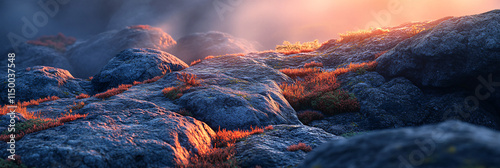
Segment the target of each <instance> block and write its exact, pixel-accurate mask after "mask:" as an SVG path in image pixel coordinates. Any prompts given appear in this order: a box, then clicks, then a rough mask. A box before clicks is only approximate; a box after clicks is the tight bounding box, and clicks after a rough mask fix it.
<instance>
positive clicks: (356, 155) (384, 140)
mask: <svg viewBox="0 0 500 168" xmlns="http://www.w3.org/2000/svg"><path fill="white" fill-rule="evenodd" d="M499 138H500V133H499V132H496V131H493V130H490V129H487V128H484V127H478V126H474V125H470V124H467V123H463V122H459V121H448V122H445V123H441V124H438V125H427V126H422V127H416V128H401V129H393V130H383V131H376V132H372V133H367V134H363V135H358V136H354V137H351V138H347V139H344V140H337V141H332V142H328V143H326V144H324V145H322V146H320V147H318V148H316V149H315V150H313V151H312V152H311V153H310V154H308V155H307V158H306V160H305V161H304V162H303V163H302V164H301V165H300V166H299V167H301V168H302V167H303V168H306V167H307V168H312V167H331V168H335V167H339V168H345V167H422V168H431V167H442V168H448V167H449V168H452V167H496V166H498V165H500V161H499V160H498V159H497V158H498V157H500V150H499V149H498V146H499V145H500V141H498V139H499Z"/></svg>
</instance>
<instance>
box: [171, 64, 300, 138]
mask: <svg viewBox="0 0 500 168" xmlns="http://www.w3.org/2000/svg"><path fill="white" fill-rule="evenodd" d="M183 72H186V73H190V74H195V75H197V76H198V77H199V78H200V79H202V80H203V81H204V82H203V83H202V85H203V87H198V88H195V89H193V90H192V91H190V92H189V93H187V94H185V95H184V96H182V97H181V98H180V99H179V100H178V101H179V104H180V105H181V106H183V107H185V108H186V109H187V110H189V111H191V112H192V113H193V116H194V117H195V118H197V119H199V120H201V121H203V122H205V123H207V124H208V125H210V127H212V128H219V127H220V128H221V129H222V128H226V129H231V130H232V129H250V126H254V127H255V126H260V127H262V126H267V125H276V124H300V121H299V120H298V119H297V116H296V113H295V110H294V109H293V108H292V107H291V106H290V104H288V102H287V101H286V99H285V98H284V97H283V95H282V94H281V89H280V88H279V86H278V85H277V83H281V82H284V81H288V80H290V78H289V77H287V76H286V75H284V74H282V73H281V72H279V71H277V70H275V69H273V68H270V67H268V66H267V65H265V64H262V63H259V62H257V61H255V60H253V59H249V58H245V57H244V56H243V57H242V56H221V57H216V58H212V59H206V60H203V61H202V62H201V63H198V64H196V65H194V66H192V67H190V68H188V69H185V70H184V71H183Z"/></svg>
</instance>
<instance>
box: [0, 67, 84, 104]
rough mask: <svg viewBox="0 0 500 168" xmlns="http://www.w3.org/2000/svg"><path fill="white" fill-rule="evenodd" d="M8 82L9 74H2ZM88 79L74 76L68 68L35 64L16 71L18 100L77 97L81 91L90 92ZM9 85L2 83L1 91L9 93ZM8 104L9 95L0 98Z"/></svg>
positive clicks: (2, 77)
mask: <svg viewBox="0 0 500 168" xmlns="http://www.w3.org/2000/svg"><path fill="white" fill-rule="evenodd" d="M0 79H1V80H2V81H5V82H7V76H1V77H0ZM89 83H90V82H88V81H85V80H81V79H76V78H74V77H73V76H72V75H71V74H70V73H69V72H68V71H67V70H64V69H59V68H53V67H46V66H35V67H30V68H29V69H22V70H19V71H17V72H16V87H15V88H16V100H18V101H28V100H32V99H39V98H45V97H48V96H58V97H60V98H64V97H75V96H76V95H78V94H80V93H88V92H90V91H91V90H90V86H89ZM7 91H8V90H7V85H6V84H5V85H2V90H1V91H0V93H2V94H4V95H7ZM0 99H1V100H2V103H4V104H7V103H8V99H7V96H2V98H0Z"/></svg>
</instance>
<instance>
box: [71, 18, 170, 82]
mask: <svg viewBox="0 0 500 168" xmlns="http://www.w3.org/2000/svg"><path fill="white" fill-rule="evenodd" d="M175 44H176V42H175V40H173V39H172V37H170V35H168V34H167V33H165V32H163V31H162V30H161V29H158V28H151V27H147V26H144V27H137V26H136V27H134V26H132V27H127V28H124V29H119V30H112V31H108V32H104V33H101V34H98V35H96V36H94V37H92V38H90V39H88V40H86V41H83V42H81V43H79V44H77V45H75V47H73V48H72V49H70V50H69V51H68V52H67V55H68V58H69V61H70V63H71V65H72V66H73V68H74V72H72V73H73V74H75V76H76V77H80V78H87V77H89V76H93V75H95V74H97V73H98V72H99V70H101V68H102V67H104V65H106V64H107V63H108V61H109V60H111V58H113V57H114V56H116V54H118V53H120V52H121V51H122V50H125V49H128V48H152V49H157V50H162V51H166V50H167V49H169V48H171V47H172V46H173V45H175Z"/></svg>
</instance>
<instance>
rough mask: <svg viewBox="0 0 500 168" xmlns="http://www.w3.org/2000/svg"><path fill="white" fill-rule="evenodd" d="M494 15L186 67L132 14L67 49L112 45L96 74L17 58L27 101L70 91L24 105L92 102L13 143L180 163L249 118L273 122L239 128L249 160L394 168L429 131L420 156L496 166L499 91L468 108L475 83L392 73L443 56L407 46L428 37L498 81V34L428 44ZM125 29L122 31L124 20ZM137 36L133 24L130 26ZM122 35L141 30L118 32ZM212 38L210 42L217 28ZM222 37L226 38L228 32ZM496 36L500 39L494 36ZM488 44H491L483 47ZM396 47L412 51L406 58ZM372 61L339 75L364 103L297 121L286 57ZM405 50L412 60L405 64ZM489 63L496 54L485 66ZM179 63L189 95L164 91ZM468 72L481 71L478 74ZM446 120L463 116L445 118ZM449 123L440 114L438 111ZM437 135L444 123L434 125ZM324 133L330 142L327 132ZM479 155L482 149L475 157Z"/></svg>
mask: <svg viewBox="0 0 500 168" xmlns="http://www.w3.org/2000/svg"><path fill="white" fill-rule="evenodd" d="M490 15H500V13H498V12H497V11H493V12H488V13H485V14H480V15H476V16H465V17H457V18H444V19H440V20H437V21H431V22H415V23H408V24H404V25H401V26H398V27H393V28H387V29H389V32H387V33H383V34H378V35H373V36H370V37H367V38H365V39H362V40H358V41H350V42H345V43H342V42H339V41H338V40H330V42H328V43H326V44H325V45H323V47H322V48H320V49H318V50H316V51H312V52H305V53H297V54H289V55H286V54H283V53H279V52H274V51H265V52H253V53H249V54H245V55H243V56H240V55H219V56H214V57H210V58H207V59H203V60H201V61H200V62H198V63H197V64H193V65H192V66H190V67H188V66H187V65H186V64H185V63H184V62H183V61H181V60H180V58H181V57H182V55H175V56H174V55H172V54H170V53H167V52H165V51H164V50H167V51H168V50H172V49H174V48H175V47H174V46H175V45H174V43H173V42H175V41H173V42H172V43H170V44H169V45H163V44H164V43H160V42H165V40H163V41H162V40H158V41H154V40H153V41H151V40H152V39H154V37H159V36H163V35H165V33H163V32H161V31H159V30H152V29H154V28H151V27H148V26H132V27H129V28H126V29H120V30H114V31H110V32H105V33H103V34H102V35H103V37H102V38H101V37H97V36H96V37H93V38H92V39H89V40H87V41H80V42H79V43H77V44H76V45H74V46H73V47H72V48H71V49H70V50H69V51H68V53H67V55H66V56H70V52H72V53H78V54H80V55H85V54H83V53H86V52H89V53H93V54H95V55H94V56H95V57H93V58H95V59H98V58H100V57H104V56H97V55H98V54H97V52H93V51H91V50H92V47H91V46H94V47H96V49H98V50H100V51H105V52H110V53H111V50H113V52H117V53H115V54H110V53H107V55H106V59H108V57H109V60H110V61H106V62H105V63H104V64H103V65H102V68H98V69H100V71H99V70H98V71H97V72H96V73H95V74H93V75H95V76H94V79H93V80H92V82H91V81H90V80H83V79H79V78H74V77H73V76H72V75H71V74H70V72H69V71H67V70H64V69H59V68H53V67H48V66H36V67H31V68H29V69H21V70H19V71H18V72H17V73H16V77H17V79H16V80H18V81H20V82H19V83H16V85H18V86H16V87H17V88H18V89H19V91H18V95H19V97H22V98H24V99H26V100H29V99H36V98H41V97H46V96H52V95H56V96H59V97H61V99H58V100H56V101H49V102H43V103H40V105H37V106H29V107H27V110H28V111H30V112H34V111H37V112H39V114H40V115H41V117H50V118H54V117H55V116H61V115H64V113H65V112H67V111H68V110H69V109H70V108H71V107H70V106H71V105H73V104H74V103H76V102H83V103H84V107H82V108H80V109H74V110H73V111H72V112H73V113H74V114H87V115H88V116H87V117H86V118H84V119H78V120H75V121H72V122H67V123H65V124H64V125H62V126H59V127H54V128H50V129H46V130H41V131H38V132H35V133H30V134H27V135H26V136H25V137H24V138H22V139H20V140H19V141H18V142H16V145H18V149H16V150H18V152H19V154H20V155H21V156H22V157H23V161H25V162H26V164H27V165H28V166H37V167H72V166H73V167H99V166H102V167H175V166H179V165H182V164H185V163H187V161H188V158H189V157H190V156H193V155H196V154H200V153H202V152H206V151H207V150H208V149H210V148H211V147H212V145H213V144H212V140H213V139H212V138H214V137H215V132H214V130H217V129H218V128H220V129H228V130H238V129H240V130H241V129H244V130H247V129H250V127H256V126H257V127H265V126H268V125H273V127H274V129H272V130H265V131H264V133H262V134H254V135H252V136H249V137H246V138H243V139H239V140H238V141H239V142H237V143H235V144H234V145H235V147H236V150H237V153H236V154H235V157H236V158H238V159H239V161H240V162H239V163H240V164H241V165H240V166H242V167H254V166H256V165H260V166H262V167H282V166H292V167H294V166H298V165H299V164H300V163H302V165H300V166H302V167H313V166H316V165H322V166H324V167H335V166H338V167H349V166H354V167H369V166H370V165H372V167H398V166H400V164H401V159H400V157H399V156H403V157H406V158H408V156H409V155H410V154H411V152H412V151H414V150H421V145H422V144H419V142H424V143H425V142H427V141H421V140H426V138H433V140H434V141H435V142H436V144H435V145H433V146H430V147H433V150H432V151H433V152H432V153H431V154H429V155H428V156H427V155H426V156H425V157H422V158H423V159H424V161H425V162H424V163H423V164H422V166H421V167H426V166H427V167H461V166H462V167H467V166H469V167H474V166H476V167H478V166H485V167H486V166H490V167H491V166H495V165H499V163H498V161H497V160H494V159H496V158H497V157H498V156H500V154H499V152H498V146H500V144H498V137H499V136H500V133H499V132H498V129H499V125H500V124H499V123H500V120H499V116H500V115H498V109H499V107H500V106H499V101H500V99H499V98H500V94H499V93H500V92H495V93H491V92H489V93H491V94H490V96H489V97H488V99H485V100H481V101H478V105H477V106H475V107H474V108H471V107H469V106H467V107H466V105H470V104H464V102H465V103H467V100H471V97H474V96H476V98H477V99H478V100H479V98H480V97H477V94H476V93H475V91H476V90H475V89H474V88H473V89H469V88H470V87H469V85H465V86H461V85H460V84H453V85H448V84H449V83H446V82H441V83H439V81H438V83H432V85H431V84H429V85H423V83H424V81H425V80H423V77H422V79H420V78H418V79H417V78H411V77H410V76H406V75H408V74H405V73H399V71H397V72H398V73H396V74H395V75H391V74H390V73H392V72H396V70H398V68H397V67H398V66H401V67H402V68H403V69H405V68H408V67H410V69H411V67H412V66H413V65H415V67H419V66H425V65H426V64H427V62H432V61H433V60H432V59H434V58H429V59H430V60H425V59H421V60H419V61H415V60H414V59H412V58H411V57H412V54H411V52H410V51H412V52H413V50H414V49H415V47H418V46H420V45H422V46H427V47H429V48H430V49H428V48H421V49H420V50H418V51H415V53H419V52H423V53H425V54H428V55H433V54H434V55H433V56H436V57H445V58H447V59H445V60H439V61H442V63H444V64H448V63H449V64H452V65H453V64H456V65H457V66H458V67H460V68H463V67H466V68H464V69H467V68H469V70H470V72H471V73H472V72H473V73H474V74H475V75H481V74H482V72H486V70H492V71H493V72H492V73H493V74H492V80H493V81H495V82H496V80H497V77H496V76H495V74H494V72H498V71H497V69H496V67H495V66H497V65H496V64H490V62H492V61H496V55H495V54H496V53H497V48H496V47H495V46H496V43H493V44H491V45H490V47H489V45H487V44H489V43H480V44H481V45H482V47H483V48H479V49H471V48H468V46H467V45H469V44H468V43H467V45H465V47H452V48H449V51H448V49H446V51H444V50H445V49H443V50H438V49H436V47H434V46H428V45H429V44H436V46H439V45H441V44H439V45H438V44H437V43H432V42H433V41H432V40H438V41H439V40H441V39H440V38H442V37H447V38H449V39H447V40H448V41H455V43H463V44H466V43H464V41H468V42H470V43H471V44H470V46H474V47H477V46H481V45H479V42H480V41H481V40H477V41H475V40H476V39H475V37H472V36H471V35H469V34H467V33H468V32H475V33H477V34H475V35H481V33H479V32H480V31H484V32H485V33H484V34H487V35H489V36H479V37H480V38H487V39H490V38H493V39H494V37H496V34H488V33H486V32H489V33H491V32H497V31H496V29H495V30H490V29H491V28H496V27H495V25H494V26H493V27H490V26H488V25H489V24H494V23H495V24H496V23H497V20H498V17H497V16H490ZM476 17H477V18H476ZM468 18H473V19H470V20H468ZM478 18H489V19H490V20H489V21H484V20H482V19H478ZM462 21H463V24H462ZM476 21H477V22H480V23H486V22H490V23H489V24H488V25H486V26H485V25H482V26H483V28H484V29H480V28H478V30H477V32H476V30H472V29H471V30H469V29H468V28H469V27H470V26H473V24H472V23H475V22H476ZM459 23H460V24H459ZM469 23H470V24H469ZM457 24H458V25H462V26H457ZM463 25H465V26H463ZM480 25H481V24H480ZM415 26H416V27H415ZM418 28H425V30H423V31H416V33H412V32H410V33H409V31H410V30H414V29H418ZM462 29H464V30H469V31H463V32H460V33H457V35H456V36H453V37H448V36H447V35H446V33H444V35H443V36H442V37H441V36H435V37H434V36H431V35H433V33H436V32H440V31H449V32H454V31H460V30H462ZM121 31H123V32H122V33H120V32H121ZM151 32H157V34H156V35H157V36H151ZM153 34H154V33H153ZM452 34H453V33H452ZM128 35H131V37H125V36H128ZM219 35H220V34H219ZM430 37H432V39H431V40H430V42H429V41H426V40H423V41H421V42H422V43H420V42H419V43H418V45H417V44H416V45H415V46H410V47H408V46H407V45H409V44H413V43H417V41H418V40H419V39H425V38H430ZM458 37H460V38H458ZM462 37H463V38H462ZM125 38H130V39H131V40H130V41H128V40H125V41H126V42H123V41H120V40H123V39H125ZM455 38H458V39H455ZM169 39H171V38H169ZM208 39H209V40H208V41H210V40H212V39H213V38H210V37H209V38H208ZM222 39H226V40H227V38H225V37H224V36H223V37H222ZM427 40H429V39H427ZM143 41H146V43H144V44H147V45H156V46H154V47H148V46H146V47H144V48H125V49H119V48H120V47H124V46H129V45H130V46H135V45H143V44H142V42H143ZM166 41H169V40H166ZM179 41H180V40H179ZM489 41H491V40H487V42H489ZM135 42H137V43H135ZM226 42H227V41H226ZM226 42H224V40H223V42H222V43H216V44H217V45H216V46H218V45H219V44H223V45H220V46H225V44H226ZM229 42H230V40H229ZM424 42H425V44H424ZM475 42H477V43H478V45H476V44H475ZM427 43H429V44H427ZM473 43H474V45H472V44H473ZM179 44H180V42H179ZM114 45H116V46H114ZM159 46H166V49H160V48H161V47H159ZM405 46H406V47H405ZM491 46H493V47H491ZM106 47H107V48H106ZM432 47H434V48H432ZM202 48H203V47H202ZM209 48H210V47H209ZM216 48H217V47H216ZM84 49H85V50H84ZM107 49H110V51H107ZM197 49H198V48H196V47H194V48H191V50H197ZM406 49H408V50H406ZM424 50H427V51H425V52H424ZM455 50H457V51H455ZM469 50H470V51H469ZM76 51H79V52H76ZM383 51H387V53H385V54H381V56H380V57H378V59H377V58H376V56H375V55H376V54H378V53H381V52H383ZM80 52H81V53H80ZM398 52H401V53H398ZM433 52H436V53H433ZM448 52H449V53H452V54H457V53H462V52H463V53H469V54H470V53H473V54H476V55H473V56H474V57H472V56H471V58H470V59H472V58H474V59H480V60H481V59H484V60H483V61H479V62H477V63H474V62H467V61H466V62H462V63H460V62H457V61H455V60H454V57H451V56H448V55H446V54H445V53H448ZM476 52H477V53H476ZM483 52H484V53H486V56H485V57H480V56H479V55H481V53H483ZM405 54H407V55H405ZM425 54H424V55H425ZM400 55H404V56H405V57H403V56H401V57H399V56H400ZM406 56H407V57H406ZM457 57H463V55H459V56H457ZM68 58H71V57H68ZM82 58H84V57H82ZM425 58H427V57H425ZM402 59H406V60H402ZM373 60H376V61H381V62H382V64H379V65H378V67H377V70H376V71H374V72H372V71H366V70H362V69H360V70H358V71H355V72H349V73H346V74H343V75H340V76H337V77H336V79H337V80H338V82H339V83H340V84H341V85H340V89H343V90H346V91H348V92H349V93H352V94H353V95H354V96H355V97H356V98H357V101H358V102H359V104H360V106H361V108H360V110H359V111H355V112H349V113H342V114H336V115H332V116H326V117H325V118H324V119H322V120H316V121H313V122H311V123H309V124H308V125H307V126H306V125H303V124H302V123H301V122H300V120H299V119H298V116H297V112H296V110H295V109H294V108H292V107H291V106H290V104H289V103H288V101H287V100H286V99H285V98H284V96H283V91H282V90H281V89H280V87H279V85H280V84H283V83H289V84H290V83H293V82H294V80H292V79H291V78H290V77H289V76H287V75H285V74H284V73H282V72H280V71H279V70H280V69H283V68H302V67H304V63H309V62H311V61H315V62H320V63H323V64H324V66H323V67H322V68H321V71H330V70H335V69H338V68H344V67H347V66H348V64H349V63H351V62H354V63H357V62H367V61H373ZM394 60H396V61H394ZM458 60H460V59H458ZM398 61H403V62H404V61H407V62H411V63H408V64H399V62H398ZM448 61H449V62H448ZM485 62H488V63H485ZM469 64H470V65H469ZM447 66H448V65H446V66H439V65H437V64H435V66H434V67H428V68H429V69H430V68H434V70H436V72H437V70H439V68H441V67H445V68H446V67H447ZM488 66H492V67H491V68H485V67H488ZM451 67H454V66H451ZM89 68H90V67H89ZM94 68H95V67H94ZM474 68H476V69H477V70H478V72H476V71H475V70H474ZM169 70H171V71H175V72H170V71H169ZM393 70H394V71H393ZM479 70H480V71H481V73H479ZM401 72H407V71H401ZM408 72H409V71H408ZM424 72H426V71H424ZM439 72H441V70H439ZM412 73H418V72H412ZM429 73H430V71H429ZM464 73H466V72H464ZM181 74H192V75H196V76H197V78H198V79H199V80H200V85H199V86H198V85H196V86H192V87H186V90H182V95H181V96H180V97H179V98H172V99H171V98H168V97H167V96H165V94H163V93H162V89H164V88H167V87H177V86H180V85H181V84H182V83H183V82H181V81H180V80H179V79H178V76H180V75H181ZM388 74H389V75H388ZM159 75H164V77H163V78H161V79H159V80H158V81H156V82H152V83H146V84H138V85H134V86H132V87H130V88H128V90H126V91H124V92H123V93H120V94H116V95H112V96H110V97H106V98H96V97H93V96H92V95H94V94H95V93H98V92H102V91H104V90H106V89H109V88H111V87H114V86H117V85H119V84H122V83H131V82H133V81H141V80H144V79H149V78H152V77H155V76H159ZM430 77H433V76H432V75H431V76H430ZM483 77H484V78H485V80H486V81H487V82H488V80H490V78H489V76H488V75H486V76H484V75H483ZM5 78H6V76H4V77H3V80H4V81H7V80H6V79H5ZM458 78H460V79H461V77H457V76H455V77H452V78H451V77H450V79H449V80H454V79H458ZM464 78H465V77H464ZM467 79H469V80H471V81H472V80H474V81H477V79H476V76H472V77H471V78H467ZM443 81H445V80H443ZM493 84H495V83H493ZM475 85H476V86H478V85H479V86H482V87H483V88H482V90H481V91H482V92H481V93H488V92H485V91H490V90H489V89H488V88H487V86H486V85H484V84H483V83H482V82H481V81H479V82H477V83H475ZM472 86H474V85H472ZM491 86H492V87H493V86H494V85H491ZM96 88H99V89H96ZM494 89H496V88H494ZM2 90H3V92H0V93H2V94H4V95H6V93H4V92H6V91H7V89H6V88H4V89H2ZM79 93H87V94H89V95H90V97H89V98H83V99H77V98H75V96H76V95H78V94H79ZM480 96H481V95H480ZM24 99H23V100H24ZM2 102H6V100H2ZM183 110H185V111H188V112H190V115H186V116H182V115H180V114H184V115H185V114H186V113H182V111H183ZM178 113H179V114H178ZM6 119H7V118H6V117H5V116H4V117H3V118H0V122H3V123H6V122H7V120H6ZM448 119H459V120H461V121H446V120H448ZM18 121H19V122H23V119H22V118H19V120H18ZM462 121H463V122H467V123H462ZM440 122H444V123H441V124H437V123H440ZM429 124H437V125H429ZM471 124H475V125H481V126H485V127H489V128H494V129H497V130H490V129H488V128H484V127H481V126H473V125H471ZM417 126H418V127H417ZM404 127H410V128H404ZM353 134H358V135H356V136H354V137H349V138H345V139H344V138H342V137H340V136H345V137H348V136H350V135H353ZM359 134H360V135H359ZM439 134H441V135H444V136H440V137H438V136H437V135H439ZM416 140H419V141H418V142H417V141H416ZM299 142H303V143H306V144H307V145H310V146H311V147H312V148H313V150H312V152H311V153H306V152H303V151H296V152H291V151H288V150H287V147H288V146H290V145H293V144H297V143H299ZM324 143H326V144H325V145H323V144H324ZM7 145H8V144H6V143H0V146H3V147H5V148H7ZM425 145H429V144H428V143H426V144H425ZM421 152H425V151H421ZM1 154H2V155H0V156H2V157H4V158H5V157H6V156H7V153H6V152H5V153H1ZM424 154H426V153H424ZM471 158H472V160H467V159H471ZM404 159H405V158H404ZM407 161H409V160H407Z"/></svg>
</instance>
